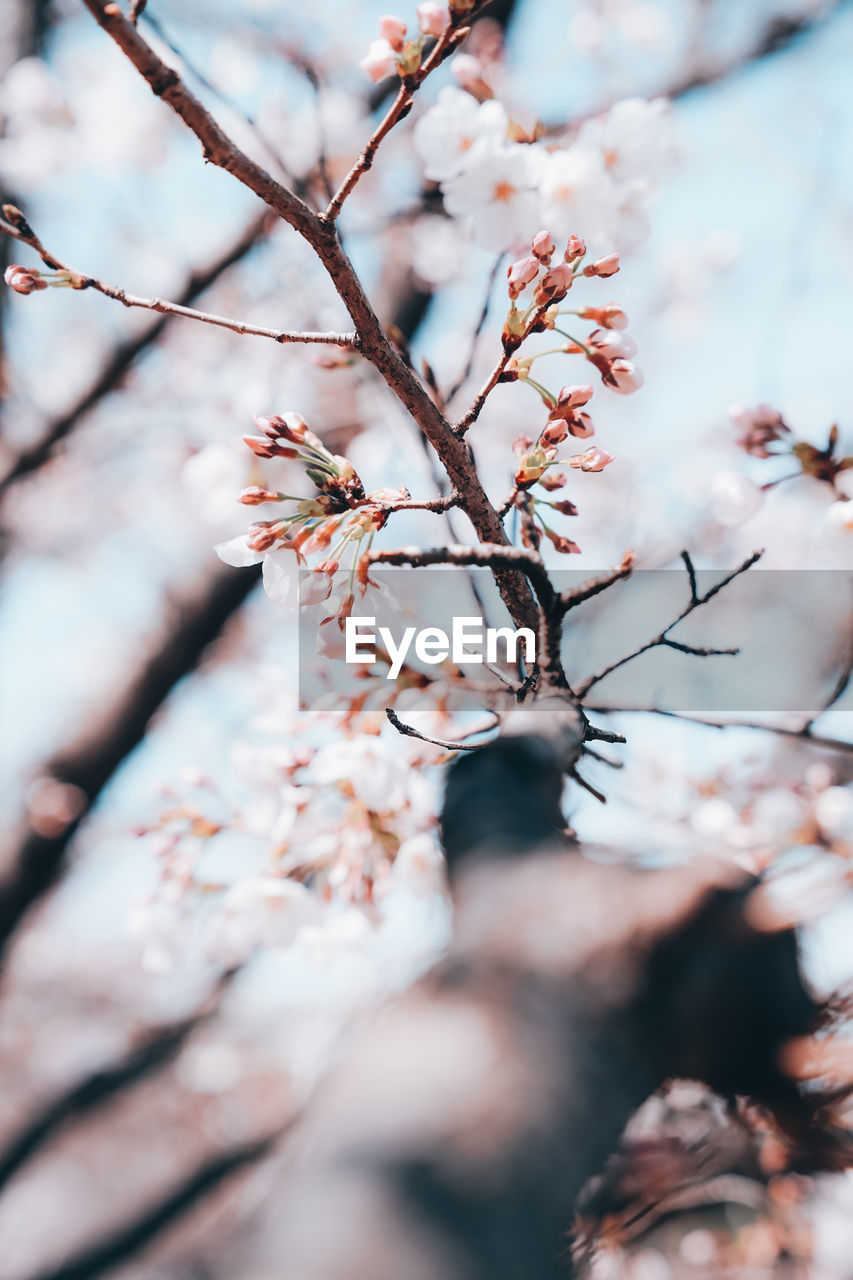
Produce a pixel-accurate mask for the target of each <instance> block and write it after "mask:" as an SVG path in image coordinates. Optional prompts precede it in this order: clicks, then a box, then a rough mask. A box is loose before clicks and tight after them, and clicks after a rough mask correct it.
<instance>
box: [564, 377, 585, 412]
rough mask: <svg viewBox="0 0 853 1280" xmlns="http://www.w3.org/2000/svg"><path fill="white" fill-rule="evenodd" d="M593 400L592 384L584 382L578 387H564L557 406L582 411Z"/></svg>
mask: <svg viewBox="0 0 853 1280" xmlns="http://www.w3.org/2000/svg"><path fill="white" fill-rule="evenodd" d="M591 399H592V383H591V382H584V383H582V384H579V385H577V386H574V385H573V386H569V387H563V388H562V389H561V391H560V394H559V395H558V396H557V404H558V406H559V407H560V408H561V409H563V408H565V409H580V408H581V407H582V406H583V405H585V404H589V402H590V400H591Z"/></svg>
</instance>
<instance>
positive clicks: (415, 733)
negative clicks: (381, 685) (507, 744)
mask: <svg viewBox="0 0 853 1280" xmlns="http://www.w3.org/2000/svg"><path fill="white" fill-rule="evenodd" d="M385 715H386V716H387V717H388V720H389V722H390V723H391V724H392V725H393V726H394V728H395V729H396V730H397V732H398V733H401V734H402V735H403V737H404V738H418V739H419V740H420V741H421V742H429V743H431V744H432V746H434V747H444V749H445V750H446V751H479V750H480V747H481V746H482V745H483V743H480V742H478V743H475V745H474V746H471V745H470V744H466V743H464V742H452V741H451V740H450V739H449V738H430V737H428V736H427V735H426V734H425V733H421V732H420V731H419V730H418V729H414V728H412V726H411V725H410V724H405V723H404V722H403V721H402V720H401V719H400V717H399V716H398V715H397V713H396V712H395V711H394V709H393V707H386V708H385Z"/></svg>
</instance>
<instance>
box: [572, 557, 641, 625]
mask: <svg viewBox="0 0 853 1280" xmlns="http://www.w3.org/2000/svg"><path fill="white" fill-rule="evenodd" d="M635 559H636V557H635V555H634V552H633V551H626V552H625V555H624V556H623V557H622V563H621V564H620V565H619V567H618V568H617V569H611V570H610V571H609V572H608V573H604V574H602V575H601V576H600V577H598V578H593V579H591V581H589V582H584V583H582V584H581V586H579V587H575V589H574V591H564V592H563V594H562V595H561V596H560V603H559V608H560V612H561V613H562V614H565V613H568V612H569V610H570V609H576V608H577V607H578V605H580V604H584V603H585V601H587V600H592V598H593V597H594V596H597V595H600V594H601V592H602V591H606V590H607V589H608V587H612V586H614V585H615V583H617V582H623V581H624V580H625V579H626V578H630V576H631V574H632V573H633V572H634V562H635Z"/></svg>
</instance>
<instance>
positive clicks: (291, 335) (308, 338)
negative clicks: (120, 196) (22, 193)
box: [0, 204, 358, 350]
mask: <svg viewBox="0 0 853 1280" xmlns="http://www.w3.org/2000/svg"><path fill="white" fill-rule="evenodd" d="M3 212H4V214H5V215H6V218H8V219H9V221H8V222H7V221H5V219H3V218H0V233H2V234H3V235H6V236H10V237H12V238H13V239H15V240H20V241H21V242H22V243H23V244H26V245H29V246H30V248H31V249H35V251H36V253H37V254H38V255H39V257H40V258H41V260H42V262H44V263H45V264H46V265H47V266H48V267H50V269H51V270H52V271H59V272H65V273H67V274H68V276H69V277H70V278H71V280H72V287H73V288H75V289H94V290H95V291H96V292H97V293H102V294H103V295H104V297H106V298H112V299H113V301H114V302H120V303H121V304H122V306H124V307H140V308H142V309H143V310H145V311H157V312H159V313H160V314H161V315H168V316H183V317H184V319H186V320H198V321H199V322H200V323H201V324H211V325H214V326H216V327H217V328H220V329H230V330H231V332H232V333H240V334H246V335H249V336H251V337H258V338H272V340H273V342H280V343H299V342H302V343H322V344H324V345H326V346H332V347H347V348H349V349H350V350H357V349H358V339H357V337H356V335H355V334H354V333H311V332H304V331H299V330H288V329H270V328H267V327H266V326H264V325H255V324H249V323H248V322H247V321H245V320H233V319H230V318H229V317H227V316H216V315H213V314H212V313H211V312H209V311H197V310H195V309H194V308H193V307H185V306H183V305H182V304H181V303H179V302H167V301H165V300H164V299H162V298H140V297H137V296H136V294H133V293H128V292H127V291H126V290H125V289H117V288H116V287H115V286H114V285H109V284H105V283H104V282H103V280H98V279H96V277H95V276H89V275H84V274H83V273H82V272H79V271H77V270H75V268H74V267H69V266H68V265H67V264H66V263H64V262H61V261H60V260H59V258H57V257H55V256H54V255H53V254H52V253H49V252H48V250H47V249H46V248H45V246H44V245H43V244H42V242H41V240H40V239H39V238H38V236H37V235H36V234H35V232H34V231H33V229H32V227H31V226H30V225H29V223H28V222H27V220H26V218H24V215H23V214H22V213H21V211H20V210H19V209H16V208H15V207H14V205H8V204H7V205H4V206H3Z"/></svg>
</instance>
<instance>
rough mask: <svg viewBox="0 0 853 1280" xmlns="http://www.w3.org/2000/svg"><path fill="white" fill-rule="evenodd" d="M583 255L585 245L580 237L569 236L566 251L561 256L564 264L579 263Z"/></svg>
mask: <svg viewBox="0 0 853 1280" xmlns="http://www.w3.org/2000/svg"><path fill="white" fill-rule="evenodd" d="M585 253H586V245H585V244H584V242H583V240H581V238H580V236H569V242H568V244H567V245H566V251H565V253H564V254H563V257H564V258H565V260H566V262H568V263H572V262H580V260H581V258H582V257H583V256H584V254H585Z"/></svg>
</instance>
